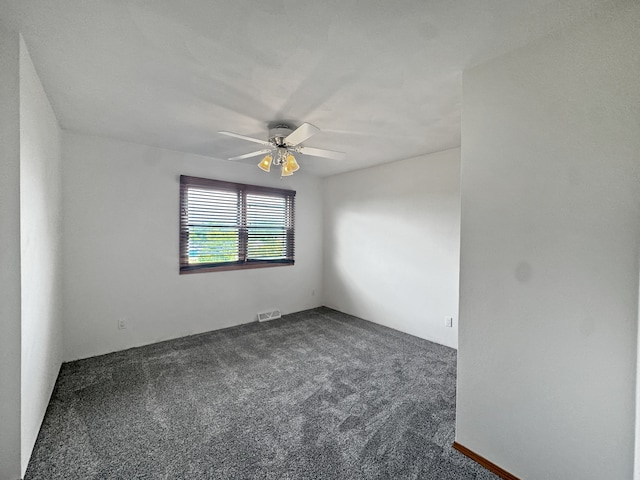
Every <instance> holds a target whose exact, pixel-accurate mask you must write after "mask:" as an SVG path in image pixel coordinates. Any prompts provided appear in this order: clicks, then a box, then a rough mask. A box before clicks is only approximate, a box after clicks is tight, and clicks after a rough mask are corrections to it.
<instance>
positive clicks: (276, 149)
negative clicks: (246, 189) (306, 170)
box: [218, 123, 345, 177]
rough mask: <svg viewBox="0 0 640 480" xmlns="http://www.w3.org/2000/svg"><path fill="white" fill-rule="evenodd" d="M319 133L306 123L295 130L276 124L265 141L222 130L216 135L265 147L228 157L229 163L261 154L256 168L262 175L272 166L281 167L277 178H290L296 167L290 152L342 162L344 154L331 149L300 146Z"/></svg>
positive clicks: (314, 127) (270, 129)
mask: <svg viewBox="0 0 640 480" xmlns="http://www.w3.org/2000/svg"><path fill="white" fill-rule="evenodd" d="M319 131H320V129H319V128H318V127H316V126H314V125H311V124H310V123H303V124H302V125H300V126H299V127H298V128H296V129H295V130H294V129H292V128H291V127H290V126H289V125H287V124H285V123H278V124H275V125H274V126H273V127H271V128H269V138H268V140H261V139H259V138H253V137H247V136H245V135H240V134H238V133H232V132H224V131H223V132H218V133H220V134H222V135H227V136H229V137H235V138H240V139H242V140H247V141H249V142H254V143H259V144H261V145H263V146H264V147H265V148H262V149H261V150H256V151H255V152H251V153H245V154H244V155H238V156H237V157H231V158H229V160H242V159H244V158H251V157H256V156H258V155H262V154H265V157H264V158H263V159H262V161H261V162H260V163H259V164H258V167H260V168H261V169H262V170H264V171H265V172H269V171H270V170H271V165H272V164H273V165H276V166H279V167H281V173H280V174H281V176H283V177H288V176H289V175H293V172H295V171H297V170H298V169H299V168H300V166H299V165H298V162H297V161H296V158H295V157H294V155H293V154H294V153H302V154H304V155H311V156H314V157H324V158H332V159H335V160H342V159H344V158H345V154H344V152H334V151H332V150H324V149H321V148H313V147H305V146H304V145H302V142H304V141H305V140H307V139H309V138H311V137H312V136H313V135H315V134H316V133H318V132H319ZM274 156H275V158H274Z"/></svg>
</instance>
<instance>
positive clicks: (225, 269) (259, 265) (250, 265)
mask: <svg viewBox="0 0 640 480" xmlns="http://www.w3.org/2000/svg"><path fill="white" fill-rule="evenodd" d="M293 265H294V262H290V263H270V262H265V263H259V262H255V263H244V264H242V265H221V266H218V267H212V266H207V267H187V268H183V267H180V275H187V274H191V273H205V272H228V271H230V270H249V269H254V268H268V267H291V266H293Z"/></svg>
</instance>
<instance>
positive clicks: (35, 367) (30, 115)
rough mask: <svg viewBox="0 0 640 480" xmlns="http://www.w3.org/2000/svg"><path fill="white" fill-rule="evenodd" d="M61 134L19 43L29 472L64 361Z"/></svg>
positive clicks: (24, 440)
mask: <svg viewBox="0 0 640 480" xmlns="http://www.w3.org/2000/svg"><path fill="white" fill-rule="evenodd" d="M60 168H61V164H60V129H59V127H58V121H57V119H56V117H55V114H54V113H53V110H52V109H51V105H50V104H49V100H48V99H47V96H46V94H45V92H44V89H43V88H42V84H41V83H40V79H39V78H38V74H37V73H36V70H35V68H34V66H33V63H32V61H31V57H30V56H29V52H28V50H27V47H26V45H25V44H24V41H22V40H21V43H20V241H21V269H22V279H21V283H22V355H21V356H22V372H21V377H22V381H21V385H22V387H21V388H22V393H21V422H20V423H21V444H22V446H21V449H20V450H21V463H22V473H23V475H24V472H25V471H26V469H27V464H28V462H29V458H30V457H31V451H32V450H33V446H34V444H35V441H36V438H37V436H38V432H39V430H40V425H41V424H42V419H43V418H44V414H45V411H46V409H47V405H48V404H49V399H50V397H51V392H52V391H53V386H54V384H55V382H56V378H57V376H58V371H59V370H60V365H61V363H62V353H63V352H62V317H61V313H62V312H61V306H60V305H61V296H62V292H61V280H62V278H61V275H60V268H61V253H62V248H61V242H60V235H61V230H62V220H61V212H60V208H61V195H60Z"/></svg>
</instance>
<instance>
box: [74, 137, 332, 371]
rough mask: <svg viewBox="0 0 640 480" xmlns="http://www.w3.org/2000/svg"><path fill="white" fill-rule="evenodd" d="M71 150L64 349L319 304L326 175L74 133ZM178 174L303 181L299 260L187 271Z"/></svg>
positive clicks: (111, 345) (166, 334)
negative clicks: (123, 325) (183, 271)
mask: <svg viewBox="0 0 640 480" xmlns="http://www.w3.org/2000/svg"><path fill="white" fill-rule="evenodd" d="M63 159H64V160H63V178H64V180H63V183H64V191H63V211H64V220H63V235H64V244H63V249H64V268H63V270H64V274H63V275H64V302H63V304H64V306H63V309H64V318H65V335H64V339H65V359H66V360H72V359H77V358H82V357H89V356H92V355H98V354H102V353H107V352H112V351H116V350H121V349H125V348H128V347H133V346H137V345H143V344H149V343H153V342H157V341H160V340H165V339H169V338H175V337H180V336H184V335H189V334H193V333H199V332H203V331H209V330H214V329H219V328H224V327H229V326H232V325H238V324H241V323H247V322H252V321H254V320H256V313H257V312H260V311H264V310H269V309H272V308H279V309H281V310H282V311H283V313H290V312H295V311H300V310H304V309H307V308H313V307H317V306H319V305H320V299H321V298H322V291H321V288H322V225H321V220H322V196H321V181H320V180H319V179H318V178H315V177H311V176H307V175H305V174H304V166H303V167H302V170H301V171H300V172H297V173H296V174H295V175H293V176H292V177H288V178H286V179H283V180H280V177H279V176H278V175H277V173H275V172H271V173H270V174H267V173H264V172H262V171H261V170H260V169H258V168H257V167H256V165H254V164H243V163H233V162H228V161H225V160H217V159H212V158H207V157H201V156H196V155H188V154H183V153H177V152H173V151H169V150H163V149H158V148H152V147H148V146H143V145H137V144H132V143H125V142H120V141H115V140H108V139H105V138H100V137H90V136H85V135H80V134H70V133H64V135H63ZM256 163H257V161H256ZM180 174H184V175H193V176H201V177H207V178H215V179H220V180H229V181H238V182H242V183H251V184H258V185H266V186H277V187H282V188H291V189H293V190H296V191H297V195H296V264H295V265H294V266H281V267H274V268H262V269H253V270H236V271H227V272H212V273H198V274H189V275H179V273H178V272H179V268H178V267H179V265H178V261H179V257H178V254H179V249H178V240H179V237H178V230H179V228H178V227H179V175H180ZM123 317H125V318H126V319H127V323H128V328H127V329H125V330H118V329H117V322H118V319H120V318H123Z"/></svg>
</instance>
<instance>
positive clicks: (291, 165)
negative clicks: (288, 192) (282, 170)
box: [285, 153, 300, 173]
mask: <svg viewBox="0 0 640 480" xmlns="http://www.w3.org/2000/svg"><path fill="white" fill-rule="evenodd" d="M285 166H286V167H287V170H288V171H290V172H291V173H293V172H297V171H298V170H300V165H298V162H296V157H294V156H293V154H291V153H289V154H288V155H287V161H286V163H285Z"/></svg>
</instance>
